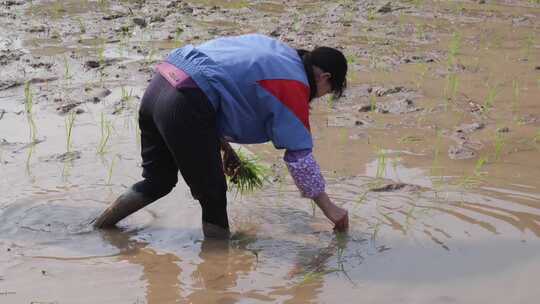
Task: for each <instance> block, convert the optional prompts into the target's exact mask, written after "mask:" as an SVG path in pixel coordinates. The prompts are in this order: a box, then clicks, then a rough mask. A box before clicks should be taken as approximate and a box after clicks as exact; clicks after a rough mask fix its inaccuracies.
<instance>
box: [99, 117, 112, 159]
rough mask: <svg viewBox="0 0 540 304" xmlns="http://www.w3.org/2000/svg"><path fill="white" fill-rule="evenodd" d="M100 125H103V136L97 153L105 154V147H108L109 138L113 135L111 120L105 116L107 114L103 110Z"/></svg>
mask: <svg viewBox="0 0 540 304" xmlns="http://www.w3.org/2000/svg"><path fill="white" fill-rule="evenodd" d="M100 126H101V138H100V140H99V144H98V148H97V153H98V154H104V153H105V152H106V150H105V149H106V148H107V143H108V142H109V138H110V137H111V122H110V121H108V120H107V119H106V118H105V114H104V113H103V112H101V120H100Z"/></svg>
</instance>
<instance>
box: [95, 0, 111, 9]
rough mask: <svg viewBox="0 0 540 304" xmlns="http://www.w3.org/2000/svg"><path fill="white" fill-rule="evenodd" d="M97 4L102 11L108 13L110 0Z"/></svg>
mask: <svg viewBox="0 0 540 304" xmlns="http://www.w3.org/2000/svg"><path fill="white" fill-rule="evenodd" d="M97 4H98V6H99V8H100V9H101V10H102V11H106V10H107V9H108V6H109V1H108V0H97Z"/></svg>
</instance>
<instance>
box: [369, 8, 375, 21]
mask: <svg viewBox="0 0 540 304" xmlns="http://www.w3.org/2000/svg"><path fill="white" fill-rule="evenodd" d="M376 12H377V10H376V9H375V8H370V9H368V11H367V20H368V21H373V20H375V17H376V15H375V14H376Z"/></svg>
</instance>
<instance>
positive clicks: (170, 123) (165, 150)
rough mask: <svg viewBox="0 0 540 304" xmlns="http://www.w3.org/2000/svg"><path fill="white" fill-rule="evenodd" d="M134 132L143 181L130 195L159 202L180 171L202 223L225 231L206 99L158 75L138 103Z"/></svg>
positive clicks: (212, 117)
mask: <svg viewBox="0 0 540 304" xmlns="http://www.w3.org/2000/svg"><path fill="white" fill-rule="evenodd" d="M139 127H140V129H141V146H142V149H141V156H142V167H143V173H142V176H143V177H144V180H142V181H140V182H138V183H136V184H135V185H134V186H133V188H134V190H135V191H137V192H141V193H143V194H144V195H145V196H148V197H151V198H155V199H158V198H160V197H162V196H164V195H166V194H167V193H169V192H170V191H171V190H172V188H173V187H174V186H175V185H176V183H177V181H178V170H180V173H181V174H182V177H183V178H184V180H185V182H186V183H187V184H188V186H189V188H190V190H191V193H192V195H193V197H194V198H195V199H197V200H199V203H200V204H201V207H202V219H203V221H205V222H208V223H212V224H215V225H218V226H221V227H224V228H228V227H229V223H228V218H227V196H226V192H227V183H226V180H225V175H224V173H223V166H222V160H221V153H220V140H219V136H218V132H217V127H216V113H215V110H214V108H213V107H212V105H211V104H210V101H209V100H208V99H207V98H206V96H205V94H204V93H203V92H202V91H201V90H199V89H176V88H174V87H173V86H171V85H170V84H169V82H168V81H167V80H166V79H165V78H163V77H162V76H161V75H160V74H159V73H157V74H156V75H155V76H154V78H153V79H152V81H151V82H150V85H149V86H148V88H147V89H146V91H145V93H144V96H143V98H142V101H141V105H140V109H139Z"/></svg>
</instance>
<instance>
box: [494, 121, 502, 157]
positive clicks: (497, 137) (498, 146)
mask: <svg viewBox="0 0 540 304" xmlns="http://www.w3.org/2000/svg"><path fill="white" fill-rule="evenodd" d="M499 131H500V130H499V129H497V131H496V134H495V143H494V145H495V161H497V160H499V158H500V156H501V153H502V149H503V148H504V146H505V136H504V134H503V133H502V132H499Z"/></svg>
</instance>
